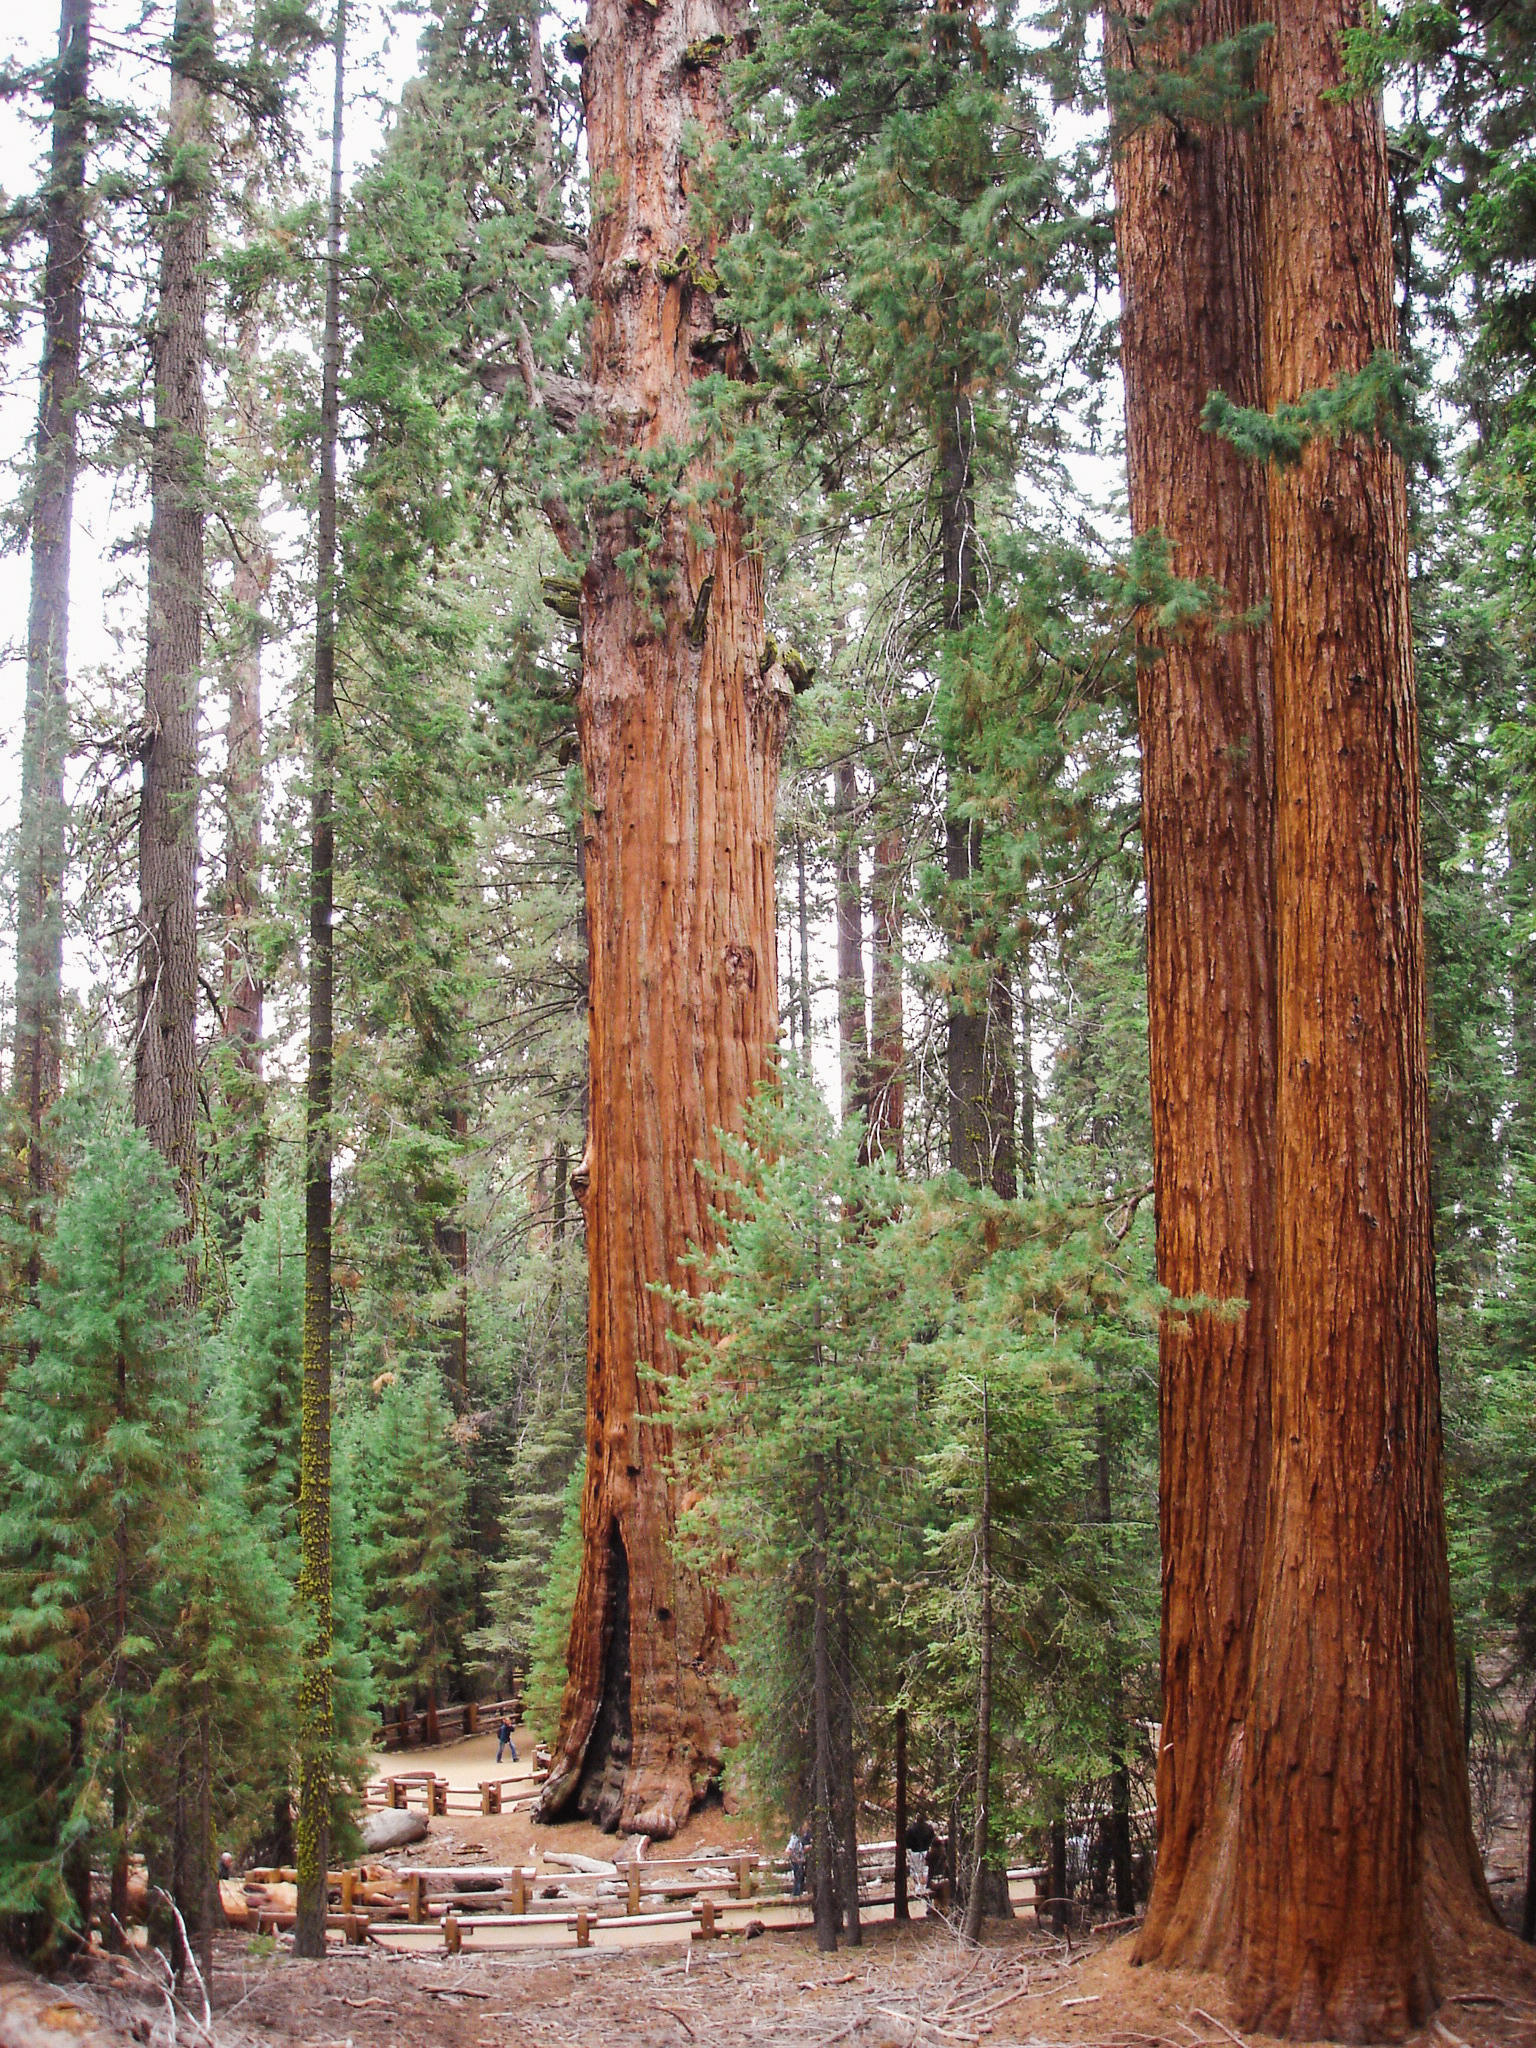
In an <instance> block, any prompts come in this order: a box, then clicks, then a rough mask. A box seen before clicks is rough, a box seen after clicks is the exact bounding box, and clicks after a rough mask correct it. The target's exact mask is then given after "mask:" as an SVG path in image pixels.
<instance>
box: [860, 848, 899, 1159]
mask: <svg viewBox="0 0 1536 2048" xmlns="http://www.w3.org/2000/svg"><path fill="white" fill-rule="evenodd" d="M906 851H907V849H906V840H905V838H904V836H903V834H902V833H901V831H900V830H899V829H886V830H882V831H880V832H879V833H877V835H876V838H875V848H874V872H873V876H872V879H871V885H870V924H871V927H872V934H873V945H872V952H873V955H874V961H873V966H874V973H873V976H872V981H873V990H872V994H873V1001H872V1003H871V1022H872V1024H873V1033H872V1038H871V1045H870V1068H869V1138H868V1153H869V1156H870V1157H871V1158H875V1157H884V1158H886V1159H889V1160H890V1162H891V1164H892V1165H893V1166H894V1167H895V1168H896V1170H897V1172H898V1173H899V1172H900V1171H901V1165H902V1151H903V1138H904V1125H905V1122H906V1079H905V1076H906V1034H905V1025H904V1020H903V1017H902V1007H901V949H902V920H903V914H904V909H905V901H906V871H907V860H906Z"/></svg>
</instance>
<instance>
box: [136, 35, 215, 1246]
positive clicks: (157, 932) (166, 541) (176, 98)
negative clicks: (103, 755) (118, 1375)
mask: <svg viewBox="0 0 1536 2048" xmlns="http://www.w3.org/2000/svg"><path fill="white" fill-rule="evenodd" d="M212 57H213V6H212V0H177V5H176V18H175V22H174V25H173V28H172V32H171V111H170V123H169V127H168V131H167V134H166V139H165V151H166V157H167V159H168V162H169V164H170V176H169V179H168V182H167V187H166V215H165V221H164V225H163V227H162V229H161V243H160V288H159V297H158V301H157V304H156V308H155V331H154V372H155V424H154V441H153V453H152V457H151V468H150V497H151V509H150V520H149V549H148V555H149V635H148V651H147V655H146V659H145V675H144V709H145V749H144V788H143V795H142V798H141V802H140V807H139V960H138V971H139V991H138V997H139V1000H138V1012H139V1014H138V1029H137V1032H136V1034H135V1038H134V1091H133V1106H134V1115H135V1117H136V1119H137V1120H138V1122H139V1123H140V1124H141V1125H142V1126H143V1128H144V1130H145V1131H146V1132H147V1133H148V1135H149V1137H150V1139H151V1141H152V1142H153V1143H154V1145H155V1146H156V1148H157V1149H158V1150H159V1152H160V1153H161V1155H162V1157H163V1158H164V1159H165V1161H166V1163H167V1165H168V1166H169V1167H170V1168H171V1170H172V1172H173V1173H174V1174H175V1175H176V1178H177V1182H178V1185H179V1187H180V1191H181V1198H182V1202H183V1204H184V1206H185V1207H186V1209H187V1211H188V1214H189V1216H190V1214H191V1209H192V1203H193V1196H194V1184H195V1181H196V1174H197V1156H196V1155H197V1138H196V1113H197V1035H196V1026H197V793H198V775H197V692H198V667H199V664H200V662H201V659H202V646H203V635H202V624H203V505H204V496H203V494H204V473H203V472H204V459H205V452H206V450H205V430H206V425H207V411H206V407H205V403H204V398H203V364H204V360H205V357H206V354H207V345H206V335H205V324H206V311H207V299H208V287H207V279H206V275H205V265H206V263H207V259H208V204H209V182H208V147H209V138H208V94H207V88H206V86H205V85H204V83H203V80H204V78H205V77H206V75H207V72H208V68H209V65H210V63H211V61H212Z"/></svg>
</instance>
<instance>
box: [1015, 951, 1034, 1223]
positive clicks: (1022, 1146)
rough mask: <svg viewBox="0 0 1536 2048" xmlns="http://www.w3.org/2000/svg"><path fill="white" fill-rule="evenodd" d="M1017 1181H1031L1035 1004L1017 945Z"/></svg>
mask: <svg viewBox="0 0 1536 2048" xmlns="http://www.w3.org/2000/svg"><path fill="white" fill-rule="evenodd" d="M1018 968H1019V1003H1018V1013H1017V1014H1018V1045H1019V1185H1020V1187H1021V1188H1024V1189H1026V1190H1028V1189H1030V1188H1032V1187H1033V1186H1034V1184H1035V1008H1034V995H1033V992H1032V990H1031V988H1030V981H1029V946H1028V944H1027V943H1025V944H1024V945H1022V946H1021V947H1020V948H1019V960H1018Z"/></svg>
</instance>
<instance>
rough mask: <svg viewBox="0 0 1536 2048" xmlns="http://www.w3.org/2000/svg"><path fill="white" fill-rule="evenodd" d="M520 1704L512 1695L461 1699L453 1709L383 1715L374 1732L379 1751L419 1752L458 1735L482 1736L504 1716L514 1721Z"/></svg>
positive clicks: (453, 1740)
mask: <svg viewBox="0 0 1536 2048" xmlns="http://www.w3.org/2000/svg"><path fill="white" fill-rule="evenodd" d="M521 1711H522V1702H521V1700H519V1699H518V1697H517V1696H516V1694H515V1693H514V1694H513V1695H512V1696H511V1697H510V1698H509V1699H504V1700H464V1701H462V1702H460V1703H459V1704H458V1705H456V1706H446V1707H421V1708H415V1709H412V1711H411V1712H409V1713H397V1714H394V1715H389V1714H386V1715H385V1716H384V1718H383V1720H382V1722H381V1723H380V1725H379V1726H378V1727H377V1728H375V1729H374V1731H373V1739H374V1741H375V1742H376V1743H377V1744H378V1746H379V1748H380V1749H422V1748H425V1747H427V1746H428V1745H432V1744H436V1743H440V1742H456V1741H457V1740H458V1739H459V1737H460V1736H461V1735H484V1734H485V1733H487V1731H488V1730H491V1729H494V1728H495V1726H496V1724H497V1723H498V1722H499V1721H500V1719H501V1717H502V1715H503V1714H505V1715H506V1717H507V1719H508V1720H509V1721H516V1719H517V1717H518V1715H519V1714H520V1713H521Z"/></svg>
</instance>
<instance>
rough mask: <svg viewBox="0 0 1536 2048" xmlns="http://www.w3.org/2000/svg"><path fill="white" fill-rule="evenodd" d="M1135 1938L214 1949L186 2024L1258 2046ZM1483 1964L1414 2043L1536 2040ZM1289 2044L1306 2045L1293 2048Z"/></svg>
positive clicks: (287, 2047)
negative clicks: (528, 1949) (1151, 1964)
mask: <svg viewBox="0 0 1536 2048" xmlns="http://www.w3.org/2000/svg"><path fill="white" fill-rule="evenodd" d="M1130 1951H1131V1937H1130V1936H1128V1935H1123V1936H1118V1937H1114V1938H1111V1939H1103V1938H1096V1937H1093V1936H1088V1937H1086V1938H1074V1939H1073V1940H1072V1941H1071V1942H1070V1943H1068V1942H1066V1941H1063V1940H1060V1939H1057V1938H1055V1937H1053V1936H1051V1935H1049V1934H1047V1933H1046V1932H1045V1931H1044V1930H1039V1929H1037V1928H1035V1927H1034V1926H1033V1925H1032V1924H1030V1923H1029V1922H1028V1921H1027V1920H1026V1919H1022V1918H1021V1919H1019V1920H1015V1921H1013V1922H1012V1923H1006V1924H1002V1925H997V1924H994V1925H992V1926H989V1928H988V1931H987V1940H986V1943H985V1945H984V1946H983V1947H982V1948H980V1949H967V1948H965V1947H963V1946H962V1945H961V1944H960V1943H959V1942H958V1941H957V1940H956V1938H955V1937H954V1935H953V1934H951V1933H950V1931H949V1930H948V1928H947V1927H945V1926H944V1925H943V1924H942V1923H940V1922H936V1921H935V1922H929V1923H927V1924H925V1925H918V1926H913V1927H909V1928H903V1929H900V1930H898V1929H897V1928H895V1927H894V1926H892V1925H890V1924H889V1923H887V1924H885V1925H884V1926H879V1927H875V1928H873V1929H871V1930H870V1931H869V1933H868V1935H867V1936H866V1939H865V1942H864V1944H863V1946H862V1947H861V1948H858V1949H847V1948H843V1949H839V1950H838V1951H837V1952H836V1953H835V1954H832V1955H819V1954H818V1953H817V1951H816V1949H815V1946H814V1944H813V1942H812V1939H811V1937H810V1935H809V1934H807V1933H799V1932H796V1933H793V1934H774V1935H769V1936H767V1937H765V1938H760V1939H756V1940H747V1939H744V1938H742V1937H733V1938H726V1939H722V1940H717V1941H714V1942H709V1943H704V1942H701V1941H697V1940H695V1941H692V1942H690V1943H688V1944H686V1945H685V1944H683V1943H681V1942H679V1943H677V1944H676V1945H674V1946H671V1947H667V1948H661V1947H658V1948H653V1949H641V1950H631V1951H629V1952H626V1953H619V1952H613V1953H608V1954H603V1953H590V1954H589V1953H583V1954H580V1955H577V1954H574V1953H572V1952H571V1951H568V1950H562V1951H554V1952H551V1951H549V1950H543V1951H536V1952H532V1953H523V1954H517V1953H510V1954H487V1955H482V1956H476V1957H474V1958H469V1957H454V1958H449V1957H446V1956H442V1955H435V1956H403V1955H391V1954H387V1953H385V1952H382V1951H380V1950H378V1949H365V1950H351V1951H347V1952H342V1953H335V1954H333V1955H332V1956H330V1957H328V1958H327V1959H326V1961H324V1962H322V1963H302V1962H298V1961H296V1960H295V1959H294V1958H293V1957H292V1956H291V1955H290V1954H286V1953H283V1952H278V1953H276V1954H268V1953H261V1952H255V1953H253V1952H252V1944H251V1942H250V1939H249V1938H248V1937H239V1936H234V1935H231V1936H227V1937H223V1938H221V1939H220V1941H219V1943H218V1945H217V1960H216V1972H215V1982H214V2000H213V2005H214V2010H213V2019H212V2028H211V2032H209V2033H204V2032H203V2031H202V2029H201V2028H199V2027H197V2026H196V2025H195V2024H189V2022H188V2020H187V2018H186V2017H183V2018H182V2020H181V2026H180V2033H179V2040H180V2042H182V2043H186V2042H189V2041H197V2040H198V2039H202V2040H203V2041H205V2042H213V2043H216V2044H217V2048H258V2044H260V2048H652V2044H655V2048H705V2044H713V2048H734V2044H738V2043H740V2044H752V2043H759V2042H764V2043H772V2044H774V2048H832V2044H833V2043H836V2042H844V2043H847V2044H848V2048H920V2044H921V2048H952V2044H955V2043H964V2044H972V2043H977V2042H979V2041H981V2040H982V2039H986V2040H987V2041H988V2042H989V2043H996V2044H1007V2043H1025V2044H1037V2048H1046V2044H1050V2048H1196V2044H1202V2048H1233V2043H1234V2042H1241V2043H1242V2044H1243V2048H1261V2043H1262V2041H1263V2037H1261V2036H1256V2035H1249V2034H1245V2033H1244V2032H1243V2031H1242V2030H1241V2029H1240V2028H1238V2027H1237V2026H1236V2025H1235V2024H1234V2022H1233V2017H1232V2012H1231V2008H1230V2003H1229V2001H1228V1999H1227V1998H1226V1996H1225V1993H1224V1989H1223V1987H1222V1984H1221V1982H1220V1981H1219V1980H1218V1979H1215V1978H1210V1977H1196V1976H1189V1975H1180V1974H1177V1973H1161V1972H1153V1971H1141V1970H1137V1969H1135V1968H1133V1966H1132V1964H1131V1958H1130ZM1494 1981H1497V1980H1494V1979H1493V1978H1491V1976H1490V1972H1489V1968H1488V1959H1487V1958H1484V1959H1483V1961H1482V1963H1481V1964H1480V1963H1479V1962H1478V1960H1477V1959H1476V1958H1473V1959H1470V1960H1469V1964H1468V1971H1467V1981H1466V1982H1465V1983H1464V1984H1463V1983H1458V1984H1457V1985H1456V1986H1455V1987H1454V1990H1455V1992H1456V1993H1457V1994H1458V1995H1456V1996H1453V1997H1452V1998H1450V1999H1448V2001H1447V2002H1446V2003H1445V2004H1444V2005H1442V2006H1441V2008H1440V2011H1439V2013H1438V2014H1437V2015H1436V2017H1435V2019H1434V2020H1432V2021H1431V2023H1430V2024H1429V2026H1427V2027H1426V2028H1424V2029H1423V2030H1422V2031H1421V2032H1420V2033H1419V2034H1418V2035H1416V2036H1415V2037H1414V2041H1415V2042H1416V2043H1417V2044H1420V2048H1530V2044H1531V2043H1532V2042H1536V1980H1531V1981H1529V1982H1527V1983H1526V1984H1524V1985H1520V1984H1519V1983H1518V1982H1517V1983H1515V1984H1511V1983H1510V1982H1508V1981H1507V1980H1502V1981H1499V1988H1498V1989H1497V1990H1494V1989H1493V1988H1492V1983H1493V1982H1494ZM76 1995H77V1996H79V1997H81V1999H82V2002H89V2004H90V2005H92V2006H93V2007H94V2008H95V2010H96V2011H97V2012H98V2013H99V2014H101V2016H102V2017H103V2018H106V2019H108V2020H109V2021H111V2022H112V2023H113V2024H114V2025H115V2026H116V2027H118V2028H119V2029H121V2030H122V2032H123V2034H124V2035H125V2036H126V2037H127V2038H129V2039H136V2040H139V2041H141V2042H145V2043H167V2044H168V2043H170V2042H171V2041H172V2040H173V2038H176V2037H173V2036H172V2034H171V2033H170V2031H169V2030H168V2028H167V2026H166V2022H165V2017H164V2013H165V2005H164V1999H163V1997H162V1996H161V1995H160V1994H159V1993H158V1992H156V1991H155V1990H154V1989H153V1988H152V1986H151V1985H150V1982H149V1980H148V1977H147V1975H146V1974H145V1972H144V1966H143V1965H142V1963H141V1962H139V1961H138V1960H137V1959H135V1960H132V1961H130V1962H128V1963H113V1962H109V1961H108V1960H107V1959H105V1958H103V1959H100V1960H98V1962H97V1963H96V1964H95V1965H94V1967H93V1969H92V1972H91V1976H90V1979H89V1984H88V1986H86V1987H82V1989H81V1991H80V1992H78V1993H77V1994H76ZM1292 2048H1295V2044H1292Z"/></svg>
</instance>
